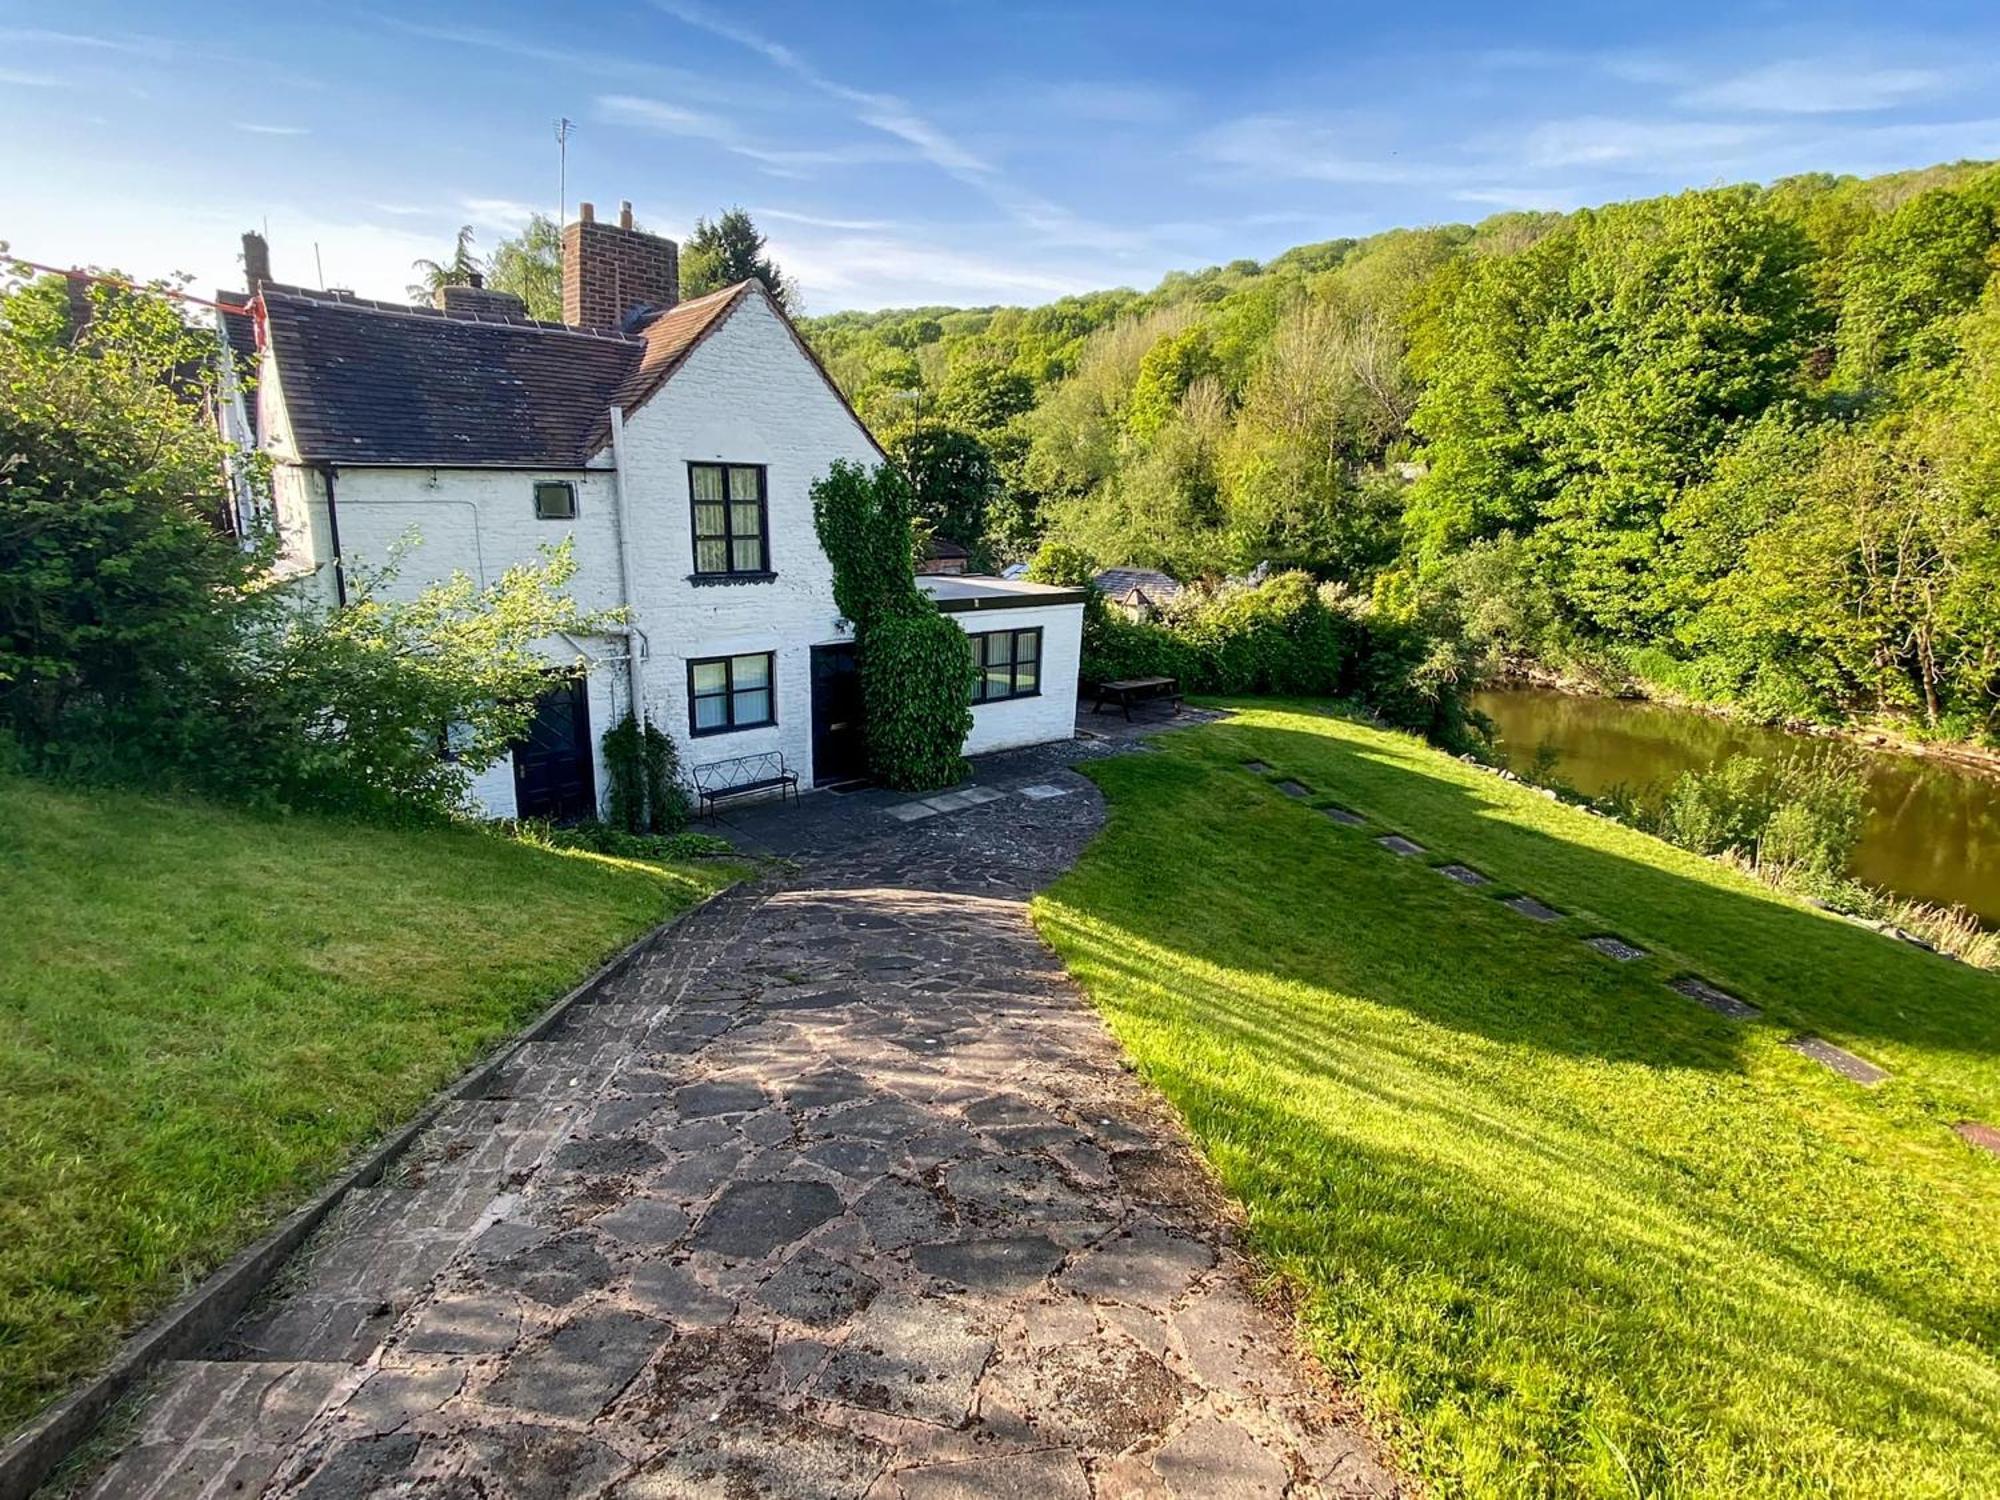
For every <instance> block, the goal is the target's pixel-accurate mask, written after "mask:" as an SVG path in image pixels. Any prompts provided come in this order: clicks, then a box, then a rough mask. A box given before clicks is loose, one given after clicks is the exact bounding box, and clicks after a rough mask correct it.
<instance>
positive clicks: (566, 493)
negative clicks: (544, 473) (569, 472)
mask: <svg viewBox="0 0 2000 1500" xmlns="http://www.w3.org/2000/svg"><path fill="white" fill-rule="evenodd" d="M535 519H536V520H537V521H574V520H575V519H576V486H575V485H573V484H571V483H570V482H569V481H568V480H567V479H537V480H536V481H535Z"/></svg>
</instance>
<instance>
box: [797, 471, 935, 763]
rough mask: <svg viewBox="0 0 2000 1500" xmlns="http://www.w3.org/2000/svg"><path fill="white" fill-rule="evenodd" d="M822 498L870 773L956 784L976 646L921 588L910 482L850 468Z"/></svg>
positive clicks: (834, 477)
mask: <svg viewBox="0 0 2000 1500" xmlns="http://www.w3.org/2000/svg"><path fill="white" fill-rule="evenodd" d="M812 495H813V524H814V525H815V527H817V528H818V531H819V540H820V546H821V547H823V548H824V549H825V550H826V555H827V557H828V559H829V560H830V561H831V562H832V564H833V599H834V604H835V605H836V606H837V607H838V608H839V610H840V612H841V614H842V615H843V616H844V617H845V618H846V619H847V620H849V621H850V622H852V624H853V626H854V640H855V647H856V658H857V660H858V663H859V665H860V669H861V698H862V705H863V708H864V711H865V713H866V718H867V741H868V764H869V769H870V770H871V771H873V773H874V774H875V776H876V777H877V778H878V779H879V780H881V781H882V782H883V783H884V784H885V785H887V786H892V787H895V788H897V789H899V790H902V791H923V790H926V789H928V788H930V787H937V786H946V785H949V784H950V783H951V782H954V781H957V780H958V779H959V778H960V777H962V776H963V775H964V774H965V769H966V767H965V758H964V755H963V754H962V751H963V748H964V745H965V737H966V735H967V734H969V733H970V732H971V730H972V708H971V703H972V687H973V678H974V667H973V664H972V648H971V647H970V645H969V644H968V643H967V641H966V638H965V632H964V631H962V630H960V629H959V628H958V627H957V626H956V625H954V624H953V623H952V622H951V621H949V620H947V619H946V618H945V617H944V616H943V615H942V614H940V613H938V608H937V606H936V605H935V604H934V603H932V602H931V600H930V598H929V597H928V596H927V595H926V594H925V593H924V592H923V590H921V589H919V588H918V587H917V584H916V577H915V541H914V534H913V530H912V523H911V516H912V512H913V508H914V506H913V497H912V496H911V494H910V487H909V483H908V481H906V480H905V479H904V478H903V476H902V475H901V474H900V473H898V472H897V471H896V469H895V468H893V467H892V466H890V465H888V464H884V465H882V466H881V467H879V468H877V469H875V470H873V471H872V472H871V471H870V470H868V469H865V468H863V467H862V466H861V465H859V464H853V463H847V462H844V461H843V462H838V463H835V464H834V466H833V467H832V468H831V469H829V470H828V471H827V473H826V475H825V477H824V478H822V479H820V480H819V481H818V482H817V483H815V484H814V485H813V491H812Z"/></svg>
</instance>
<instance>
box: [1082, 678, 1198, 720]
mask: <svg viewBox="0 0 2000 1500" xmlns="http://www.w3.org/2000/svg"><path fill="white" fill-rule="evenodd" d="M1152 698H1169V699H1171V700H1173V705H1174V712H1175V713H1179V712H1180V711H1181V684H1180V679H1179V678H1177V677H1122V678H1120V679H1119V680H1118V681H1116V682H1100V683H1099V684H1098V685H1097V702H1096V703H1095V704H1094V705H1093V706H1092V707H1091V710H1090V711H1091V712H1092V713H1094V714H1095V713H1102V712H1103V711H1104V705H1105V704H1107V703H1115V704H1117V705H1118V706H1119V707H1120V708H1122V709H1124V710H1125V722H1126V723H1128V724H1129V723H1131V722H1132V705H1133V704H1134V703H1135V702H1140V703H1143V702H1145V701H1147V700H1148V699H1152Z"/></svg>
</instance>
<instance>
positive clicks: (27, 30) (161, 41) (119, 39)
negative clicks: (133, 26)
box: [0, 26, 173, 52]
mask: <svg viewBox="0 0 2000 1500" xmlns="http://www.w3.org/2000/svg"><path fill="white" fill-rule="evenodd" d="M0 44H4V45H6V46H9V47H82V48H86V49H88V50H91V51H95V52H148V51H154V50H157V49H158V48H159V47H161V46H169V47H170V46H172V45H173V43H171V42H168V41H166V40H165V38H162V37H146V36H137V35H133V34H131V33H129V32H120V33H118V34H116V35H112V36H101V35H98V34H96V33H91V32H82V31H49V30H45V29H43V28H41V27H33V26H10V27H0Z"/></svg>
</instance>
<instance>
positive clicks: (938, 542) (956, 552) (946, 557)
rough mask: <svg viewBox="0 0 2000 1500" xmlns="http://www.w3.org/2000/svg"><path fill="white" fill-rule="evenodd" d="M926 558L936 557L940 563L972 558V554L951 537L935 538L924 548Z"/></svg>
mask: <svg viewBox="0 0 2000 1500" xmlns="http://www.w3.org/2000/svg"><path fill="white" fill-rule="evenodd" d="M924 555H925V556H926V557H934V558H936V559H938V560H939V561H940V562H948V561H955V560H962V559H964V558H968V557H970V556H972V554H971V552H969V551H967V550H966V549H965V548H964V547H961V546H959V544H958V543H957V542H954V541H952V540H951V539H950V538H949V537H942V536H934V537H932V538H931V539H930V541H929V542H928V543H927V544H926V545H925V547H924Z"/></svg>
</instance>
